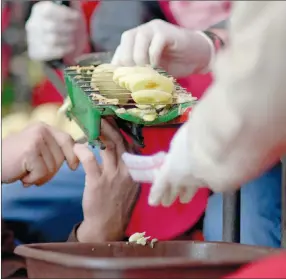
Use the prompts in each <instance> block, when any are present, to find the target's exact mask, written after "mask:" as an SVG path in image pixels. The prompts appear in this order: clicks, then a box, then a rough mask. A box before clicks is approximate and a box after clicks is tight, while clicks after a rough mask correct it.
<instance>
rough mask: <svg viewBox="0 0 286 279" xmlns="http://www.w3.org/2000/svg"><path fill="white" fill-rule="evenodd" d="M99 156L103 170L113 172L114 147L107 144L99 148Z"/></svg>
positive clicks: (114, 166)
mask: <svg viewBox="0 0 286 279" xmlns="http://www.w3.org/2000/svg"><path fill="white" fill-rule="evenodd" d="M100 156H101V158H102V169H103V170H104V172H105V173H110V174H114V172H115V171H116V169H117V154H116V147H115V146H113V147H111V146H107V147H106V148H105V149H104V150H100Z"/></svg>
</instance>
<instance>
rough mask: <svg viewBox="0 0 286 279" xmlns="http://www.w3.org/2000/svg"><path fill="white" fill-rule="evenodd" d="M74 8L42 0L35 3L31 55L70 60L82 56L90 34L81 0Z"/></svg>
mask: <svg viewBox="0 0 286 279" xmlns="http://www.w3.org/2000/svg"><path fill="white" fill-rule="evenodd" d="M70 3H71V7H66V6H63V5H58V4H55V3H53V2H51V1H40V2H38V3H36V4H35V5H34V6H33V9H32V12H31V16H30V18H29V20H28V21H27V23H26V32H27V43H28V54H29V56H30V58H31V59H34V60H37V61H49V60H54V59H61V58H65V59H66V60H67V61H68V62H69V61H73V59H74V58H76V57H77V56H79V55H81V54H82V53H83V52H84V50H85V47H86V45H87V40H88V35H87V30H86V24H85V18H84V15H83V13H82V10H81V7H80V1H71V2H70Z"/></svg>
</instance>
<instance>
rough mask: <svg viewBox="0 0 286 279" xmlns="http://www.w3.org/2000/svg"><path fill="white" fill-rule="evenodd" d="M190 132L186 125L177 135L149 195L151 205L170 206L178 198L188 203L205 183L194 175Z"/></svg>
mask: <svg viewBox="0 0 286 279" xmlns="http://www.w3.org/2000/svg"><path fill="white" fill-rule="evenodd" d="M189 136H190V135H189V134H188V130H187V126H186V124H185V125H183V126H182V127H181V128H180V129H179V130H178V132H177V133H176V134H175V136H174V138H173V140H172V142H171V147H170V150H169V152H168V154H167V155H166V157H165V158H164V163H163V165H162V166H161V167H160V170H159V171H158V172H157V173H156V175H155V179H154V182H153V185H152V188H151V192H150V195H149V204H150V205H152V206H156V205H159V204H162V205H163V206H166V207H168V206H170V205H171V204H172V203H173V202H174V201H175V199H176V198H177V197H179V199H180V202H181V203H188V202H190V200H191V199H192V198H193V196H194V195H195V194H196V192H197V190H198V188H199V187H200V186H205V184H204V182H203V181H202V180H200V179H198V178H196V177H194V176H193V175H192V173H193V172H192V162H190V157H191V156H190V154H189V152H188V141H189V140H188V138H189Z"/></svg>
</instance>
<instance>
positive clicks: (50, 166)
mask: <svg viewBox="0 0 286 279" xmlns="http://www.w3.org/2000/svg"><path fill="white" fill-rule="evenodd" d="M44 140H46V139H44ZM40 148H41V156H42V158H43V160H44V162H45V165H46V167H47V170H48V173H47V175H48V174H54V173H55V172H56V171H57V169H58V167H57V164H56V159H55V158H54V156H53V154H52V152H51V148H50V146H48V145H47V144H46V143H45V142H44V143H43V144H42V145H41V147H40Z"/></svg>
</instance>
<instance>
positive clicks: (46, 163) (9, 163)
mask: <svg viewBox="0 0 286 279" xmlns="http://www.w3.org/2000/svg"><path fill="white" fill-rule="evenodd" d="M73 145H74V141H73V139H72V138H71V136H70V135H68V134H66V133H63V132H61V131H59V130H57V129H56V128H54V127H50V126H48V125H46V124H43V123H37V124H33V125H31V126H29V127H27V128H26V129H24V130H23V131H21V132H19V133H17V134H12V135H10V136H8V137H6V138H5V139H3V141H2V152H3V153H2V182H3V183H12V182H15V181H17V180H21V181H22V182H23V185H24V186H31V185H37V186H40V185H42V184H44V183H46V182H47V181H49V180H50V179H51V178H52V177H53V176H54V175H55V174H56V173H57V171H58V170H59V168H60V167H61V165H62V164H63V162H64V161H65V160H66V161H67V163H68V165H69V167H70V168H71V169H72V170H75V169H76V168H77V166H78V163H79V161H78V159H77V157H76V156H75V154H74V152H73Z"/></svg>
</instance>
